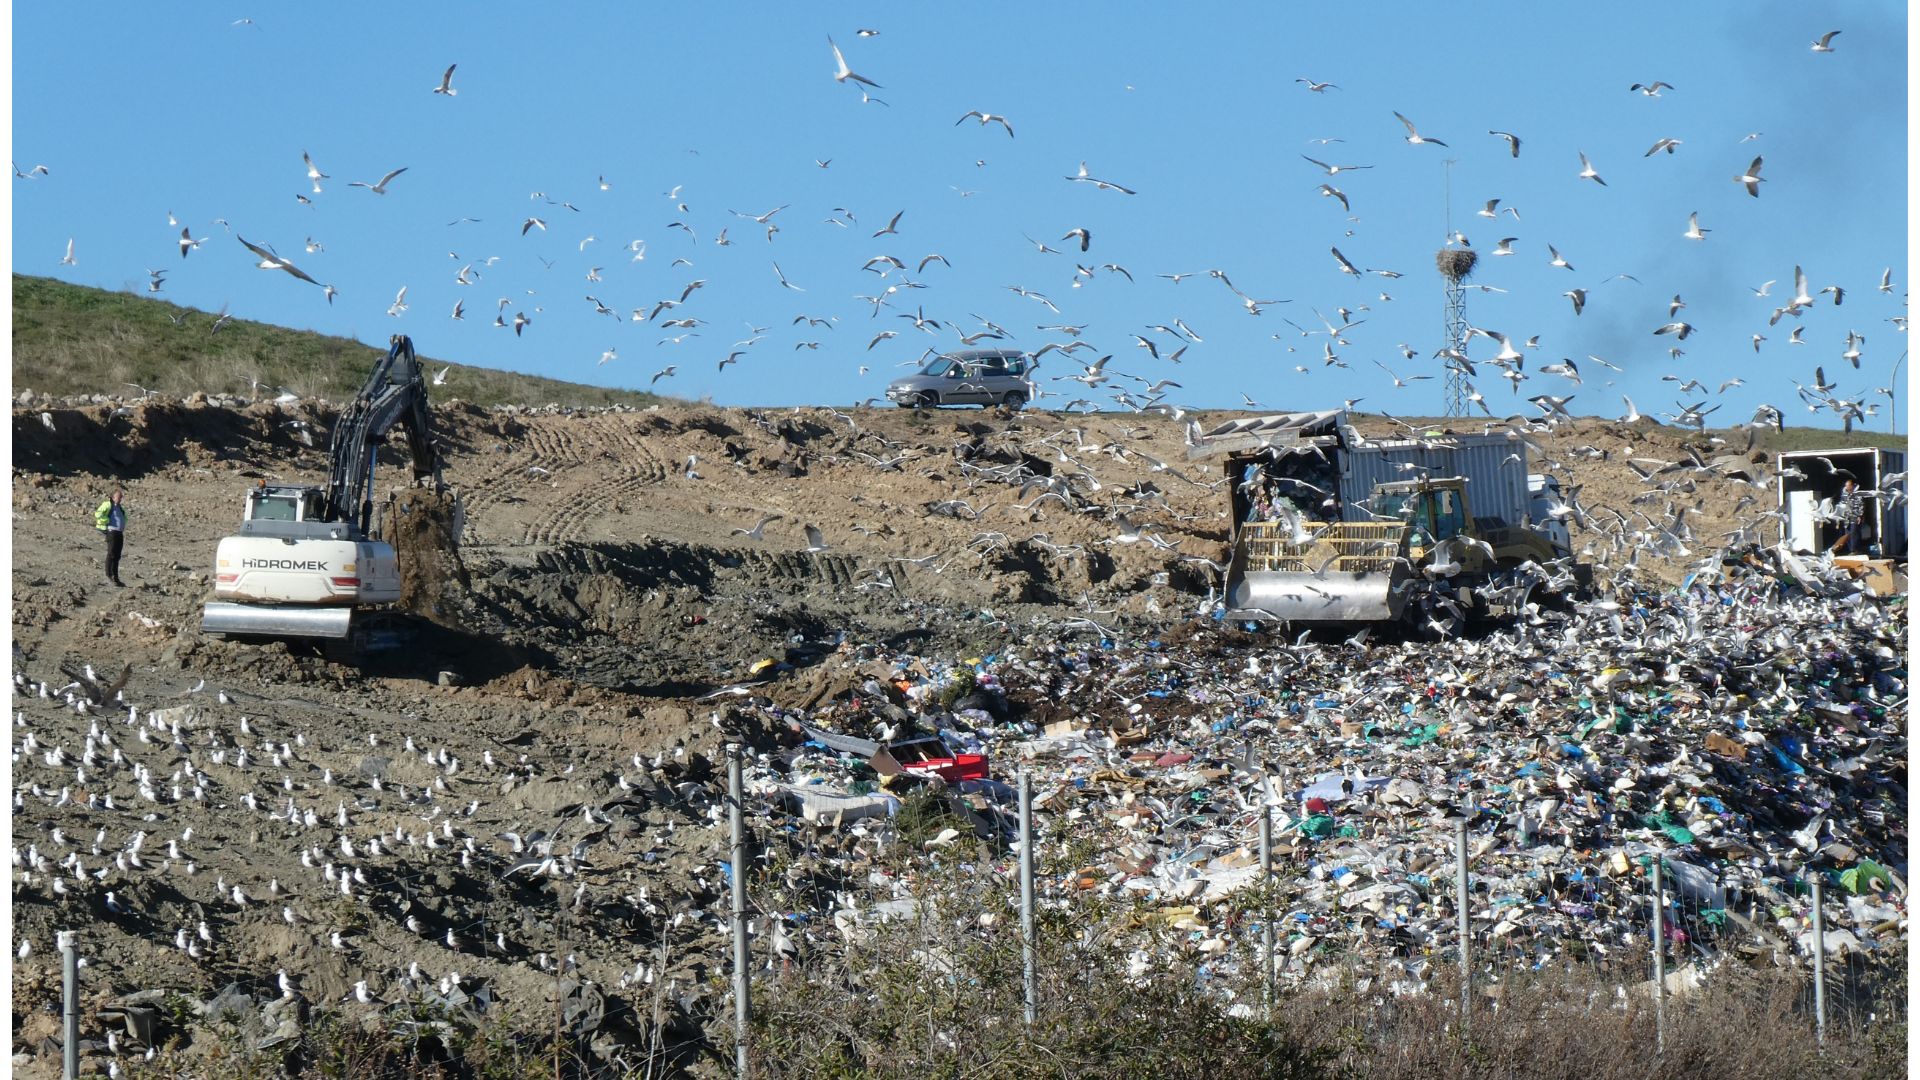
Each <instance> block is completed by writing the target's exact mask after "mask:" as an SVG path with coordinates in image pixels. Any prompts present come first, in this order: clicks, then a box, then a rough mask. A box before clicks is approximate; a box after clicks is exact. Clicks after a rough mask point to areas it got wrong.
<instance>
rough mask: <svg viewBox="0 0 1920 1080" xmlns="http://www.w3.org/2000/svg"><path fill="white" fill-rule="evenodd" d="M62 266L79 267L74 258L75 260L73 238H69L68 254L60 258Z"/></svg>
mask: <svg viewBox="0 0 1920 1080" xmlns="http://www.w3.org/2000/svg"><path fill="white" fill-rule="evenodd" d="M60 265H61V266H77V265H79V264H78V263H76V262H75V261H74V258H73V237H71V236H69V237H67V253H66V254H65V255H63V256H61V257H60Z"/></svg>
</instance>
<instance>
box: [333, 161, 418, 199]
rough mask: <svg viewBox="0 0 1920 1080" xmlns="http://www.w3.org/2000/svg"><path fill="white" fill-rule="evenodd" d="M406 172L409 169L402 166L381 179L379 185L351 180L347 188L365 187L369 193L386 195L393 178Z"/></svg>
mask: <svg viewBox="0 0 1920 1080" xmlns="http://www.w3.org/2000/svg"><path fill="white" fill-rule="evenodd" d="M406 171H407V167H406V166H404V165H402V166H401V167H399V168H397V169H395V170H393V171H392V172H390V173H388V174H387V175H385V176H383V177H381V178H380V182H379V183H377V184H363V183H361V182H360V181H358V180H349V181H347V186H348V187H363V188H366V189H367V190H368V191H371V192H373V193H374V194H375V195H385V194H386V193H387V185H388V184H389V183H392V182H393V178H394V177H396V176H399V175H400V174H401V173H403V172H406Z"/></svg>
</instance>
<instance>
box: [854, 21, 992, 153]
mask: <svg viewBox="0 0 1920 1080" xmlns="http://www.w3.org/2000/svg"><path fill="white" fill-rule="evenodd" d="M827 47H828V48H830V49H832V50H833V65H834V72H833V81H834V82H839V83H843V82H846V81H847V80H849V79H851V80H853V81H854V82H857V83H865V84H866V85H868V86H871V87H873V88H874V89H875V90H880V89H883V87H882V86H881V85H880V84H879V83H877V82H874V81H873V80H872V79H869V78H867V77H866V76H865V75H861V74H859V73H857V72H855V71H854V70H853V69H852V68H850V67H848V66H847V58H846V56H844V55H843V54H842V53H841V52H840V46H838V45H835V44H834V43H833V38H831V37H829V38H827ZM962 119H965V118H964V117H963V118H962ZM981 122H982V123H985V121H981ZM1007 133H1008V134H1012V133H1013V131H1012V129H1011V128H1009V129H1008V131H1007Z"/></svg>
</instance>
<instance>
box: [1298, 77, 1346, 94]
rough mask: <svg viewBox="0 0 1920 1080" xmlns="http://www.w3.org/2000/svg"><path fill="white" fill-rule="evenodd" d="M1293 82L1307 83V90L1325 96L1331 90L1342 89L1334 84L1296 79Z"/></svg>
mask: <svg viewBox="0 0 1920 1080" xmlns="http://www.w3.org/2000/svg"><path fill="white" fill-rule="evenodd" d="M1293 81H1294V82H1297V83H1305V84H1306V85H1307V89H1309V90H1311V91H1313V92H1314V93H1316V94H1324V93H1326V92H1327V91H1329V90H1338V89H1340V88H1339V87H1338V86H1335V85H1334V84H1333V83H1330V82H1314V81H1313V80H1312V79H1295V80H1293Z"/></svg>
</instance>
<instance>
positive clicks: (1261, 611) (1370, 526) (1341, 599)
mask: <svg viewBox="0 0 1920 1080" xmlns="http://www.w3.org/2000/svg"><path fill="white" fill-rule="evenodd" d="M1408 533H1409V530H1408V527H1407V526H1406V525H1404V524H1402V523H1400V522H1384V523H1383V522H1336V523H1334V524H1331V525H1316V524H1313V523H1307V524H1305V525H1302V526H1299V527H1298V528H1297V529H1293V530H1291V531H1290V530H1289V524H1283V523H1280V522H1250V523H1248V524H1246V525H1243V526H1241V528H1240V536H1239V540H1238V542H1237V543H1235V545H1234V552H1233V563H1232V565H1231V566H1229V567H1228V568H1227V582H1226V589H1227V592H1226V608H1227V618H1229V619H1235V620H1248V621H1255V622H1289V623H1293V622H1298V623H1374V622H1389V621H1392V620H1395V619H1398V618H1399V617H1400V614H1401V611H1402V609H1403V608H1404V607H1405V603H1406V595H1407V589H1406V586H1405V584H1404V583H1405V581H1406V579H1407V578H1408V577H1409V576H1410V570H1409V564H1408V561H1407V538H1408Z"/></svg>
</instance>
